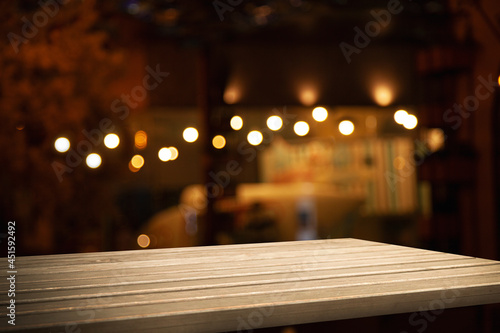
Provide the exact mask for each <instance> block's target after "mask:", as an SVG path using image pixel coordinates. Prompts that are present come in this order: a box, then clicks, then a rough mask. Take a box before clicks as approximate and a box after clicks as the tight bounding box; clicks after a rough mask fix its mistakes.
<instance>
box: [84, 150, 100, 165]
mask: <svg viewBox="0 0 500 333" xmlns="http://www.w3.org/2000/svg"><path fill="white" fill-rule="evenodd" d="M85 161H86V163H87V166H88V167H89V168H91V169H96V168H98V167H99V166H100V165H101V162H102V159H101V156H100V155H99V154H96V153H92V154H89V155H88V156H87V158H86V160H85Z"/></svg>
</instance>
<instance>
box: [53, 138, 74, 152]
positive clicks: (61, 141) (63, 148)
mask: <svg viewBox="0 0 500 333" xmlns="http://www.w3.org/2000/svg"><path fill="white" fill-rule="evenodd" d="M70 146H71V144H70V142H69V140H68V138H65V137H60V138H57V139H56V141H55V142H54V148H56V150H57V151H58V152H60V153H65V152H67V151H68V150H69V147H70Z"/></svg>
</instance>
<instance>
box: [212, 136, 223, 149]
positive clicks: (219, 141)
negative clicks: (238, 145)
mask: <svg viewBox="0 0 500 333" xmlns="http://www.w3.org/2000/svg"><path fill="white" fill-rule="evenodd" d="M212 145H213V146H214V147H215V148H217V149H222V148H224V146H225V145H226V138H224V137H223V136H222V135H216V136H214V138H213V139H212Z"/></svg>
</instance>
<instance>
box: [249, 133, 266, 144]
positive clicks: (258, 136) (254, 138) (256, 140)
mask: <svg viewBox="0 0 500 333" xmlns="http://www.w3.org/2000/svg"><path fill="white" fill-rule="evenodd" d="M263 139H264V136H263V135H262V133H261V132H260V131H251V132H250V133H248V135H247V140H248V143H250V144H251V145H252V146H258V145H260V144H261V143H262V140H263Z"/></svg>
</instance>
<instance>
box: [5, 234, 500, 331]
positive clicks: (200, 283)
mask: <svg viewBox="0 0 500 333" xmlns="http://www.w3.org/2000/svg"><path fill="white" fill-rule="evenodd" d="M127 258H128V259H129V260H127ZM16 263H17V264H18V276H17V281H16V313H17V317H16V326H11V325H8V324H7V323H6V321H3V322H0V330H1V331H23V332H24V331H33V332H35V331H42V332H44V331H46V332H49V331H56V332H64V331H70V332H73V331H75V332H76V331H77V330H76V329H81V330H83V331H89V332H92V331H96V332H116V331H121V332H137V331H141V332H147V331H151V332H155V331H159V332H165V331H168V332H219V331H231V330H233V331H234V330H238V329H239V328H243V329H245V325H246V326H248V325H250V329H253V328H257V326H258V327H269V326H276V325H290V324H296V323H306V322H314V321H324V320H335V319H345V318H355V317H361V316H371V315H381V314H390V313H400V312H411V311H416V310H418V309H419V308H420V307H425V306H427V307H429V306H432V304H434V305H435V304H443V306H444V307H457V306H467V305H477V304H487V303H500V262H496V261H491V260H485V259H478V258H471V257H466V256H459V255H453V254H446V253H440V252H433V251H427V250H421V249H412V248H407V247H402V246H395V245H387V244H382V243H375V242H368V241H358V240H355V239H336V240H326V241H325V240H322V241H305V242H283V243H263V244H246V245H232V246H214V247H197V248H179V249H160V250H146V251H125V252H122V253H118V252H114V253H91V254H71V255H57V256H39V257H28V258H20V260H18V261H16ZM24 265H26V266H24ZM3 274H5V273H3ZM3 281H6V279H4V278H2V283H1V284H2V285H5V283H4V282H3ZM0 302H1V304H2V307H0V315H1V316H2V317H4V318H5V317H6V316H5V315H6V307H5V305H6V304H7V303H6V300H4V299H0ZM436 302H437V303H436ZM257 324H258V325H257ZM73 325H77V327H73Z"/></svg>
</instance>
